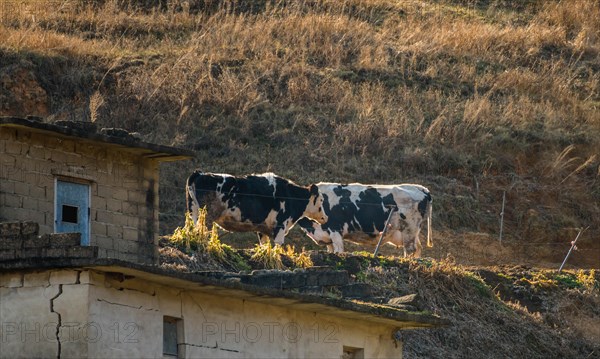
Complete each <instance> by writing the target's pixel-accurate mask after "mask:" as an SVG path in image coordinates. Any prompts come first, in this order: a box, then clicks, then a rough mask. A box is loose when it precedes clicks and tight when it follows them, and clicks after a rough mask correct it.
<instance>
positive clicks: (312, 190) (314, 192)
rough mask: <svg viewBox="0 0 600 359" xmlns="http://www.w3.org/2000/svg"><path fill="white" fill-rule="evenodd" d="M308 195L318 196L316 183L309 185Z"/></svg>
mask: <svg viewBox="0 0 600 359" xmlns="http://www.w3.org/2000/svg"><path fill="white" fill-rule="evenodd" d="M310 195H311V196H318V195H319V187H317V185H316V184H312V185H310Z"/></svg>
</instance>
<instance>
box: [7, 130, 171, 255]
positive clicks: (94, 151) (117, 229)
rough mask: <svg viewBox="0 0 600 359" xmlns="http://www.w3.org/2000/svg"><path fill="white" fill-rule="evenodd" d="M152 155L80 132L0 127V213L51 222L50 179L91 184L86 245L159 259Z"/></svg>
mask: <svg viewBox="0 0 600 359" xmlns="http://www.w3.org/2000/svg"><path fill="white" fill-rule="evenodd" d="M158 166H159V164H158V162H157V161H156V160H148V159H145V158H143V157H141V156H139V155H135V154H133V153H132V152H128V151H127V150H125V149H121V148H118V147H115V146H114V145H110V144H104V143H101V142H92V141H89V140H84V139H81V140H80V139H73V138H61V137H57V136H54V135H51V134H47V133H46V134H41V133H36V132H32V131H29V130H27V129H15V128H7V127H0V221H2V220H4V221H33V222H37V223H38V224H39V230H40V234H46V233H52V232H53V230H54V182H55V179H56V178H76V179H80V180H83V181H85V182H88V183H90V185H91V187H90V188H91V204H90V207H91V220H90V224H91V236H90V245H91V246H97V247H98V248H99V251H98V256H99V257H110V258H118V259H122V260H127V261H134V262H140V263H155V262H156V261H157V260H158V252H157V244H158Z"/></svg>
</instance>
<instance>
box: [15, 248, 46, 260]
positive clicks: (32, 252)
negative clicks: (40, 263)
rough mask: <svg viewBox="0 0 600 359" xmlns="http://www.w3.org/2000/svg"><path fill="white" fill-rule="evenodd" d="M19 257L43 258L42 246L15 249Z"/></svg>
mask: <svg viewBox="0 0 600 359" xmlns="http://www.w3.org/2000/svg"><path fill="white" fill-rule="evenodd" d="M15 257H16V258H17V259H31V258H41V257H42V248H23V249H18V250H16V251H15Z"/></svg>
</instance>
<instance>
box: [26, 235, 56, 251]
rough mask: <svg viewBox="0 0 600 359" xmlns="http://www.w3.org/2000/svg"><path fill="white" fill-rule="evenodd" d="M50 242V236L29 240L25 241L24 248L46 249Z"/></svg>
mask: <svg viewBox="0 0 600 359" xmlns="http://www.w3.org/2000/svg"><path fill="white" fill-rule="evenodd" d="M49 242H50V236H49V235H42V236H37V237H31V238H27V239H25V240H24V241H23V248H45V247H48V243H49Z"/></svg>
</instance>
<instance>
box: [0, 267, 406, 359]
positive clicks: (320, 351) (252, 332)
mask: <svg viewBox="0 0 600 359" xmlns="http://www.w3.org/2000/svg"><path fill="white" fill-rule="evenodd" d="M73 272H75V271H67V270H64V271H52V272H42V273H36V274H25V275H24V276H22V277H21V280H19V275H18V274H1V275H0V291H1V292H0V293H2V297H1V300H0V314H2V322H4V321H5V318H6V319H9V320H12V321H18V322H24V323H26V324H27V325H29V326H30V327H31V325H32V324H31V323H35V322H40V324H41V327H42V328H43V327H44V325H46V324H47V323H51V324H50V325H49V326H48V330H47V331H48V336H49V337H52V335H54V333H55V330H56V327H55V325H56V323H57V322H58V320H59V318H58V314H60V322H61V327H60V331H59V334H60V338H61V342H60V357H61V358H66V357H94V358H100V357H110V358H132V357H144V358H156V357H162V345H163V343H162V331H163V317H164V316H170V317H175V318H183V335H182V338H181V340H180V342H179V351H180V355H181V356H182V357H187V358H198V357H211V358H219V357H223V358H225V357H226V358H269V357H273V358H281V357H289V358H297V357H323V358H340V357H341V355H342V353H343V347H344V346H349V347H356V348H364V356H365V357H369V358H377V357H382V358H383V357H385V358H387V357H396V358H401V357H402V344H401V343H399V342H395V341H394V340H392V337H391V335H392V332H393V329H394V328H393V327H390V326H386V325H377V324H373V323H369V322H357V321H356V320H349V319H345V318H338V317H335V316H332V315H323V314H318V313H314V312H311V311H310V310H298V309H297V308H296V307H290V306H287V307H282V306H276V305H272V303H273V302H276V301H277V299H267V300H266V301H264V302H254V301H250V300H244V299H242V298H238V297H233V296H231V294H220V293H225V292H221V291H220V290H219V289H218V288H215V289H214V292H213V293H210V292H209V293H206V292H200V291H194V290H185V291H184V290H180V289H176V288H172V287H169V286H164V285H159V284H153V283H151V282H148V281H146V280H143V279H137V278H127V277H123V276H119V275H114V274H110V273H102V272H96V271H92V270H83V271H82V272H81V273H77V272H75V273H77V275H76V276H75V277H73ZM51 278H54V280H52V279H51ZM59 278H61V279H59ZM61 289H62V293H60V294H59V292H60V290H61ZM52 298H55V299H53V300H52V302H53V309H54V312H52V311H51V309H52V308H51V299H52ZM5 313H6V314H5ZM53 325H54V326H53ZM76 333H79V334H76ZM2 335H3V336H6V333H3V334H2ZM7 338H8V339H10V340H9V341H7V342H6V343H4V342H3V343H2V344H3V345H2V349H1V350H0V357H7V358H8V357H10V358H13V357H17V356H18V355H17V354H21V355H23V356H35V357H47V358H56V357H58V354H59V353H58V351H59V346H58V345H57V344H58V343H57V342H56V340H54V341H52V340H49V341H40V342H35V343H32V342H31V341H26V342H22V341H21V340H20V334H19V335H10V336H7ZM5 344H6V345H5ZM16 355H17V356H16Z"/></svg>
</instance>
